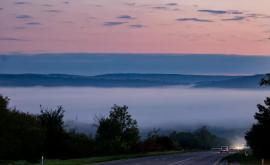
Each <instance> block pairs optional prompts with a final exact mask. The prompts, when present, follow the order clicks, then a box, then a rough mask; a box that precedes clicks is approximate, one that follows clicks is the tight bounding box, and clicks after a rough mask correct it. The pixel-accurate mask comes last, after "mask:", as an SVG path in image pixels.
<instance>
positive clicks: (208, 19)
mask: <svg viewBox="0 0 270 165" xmlns="http://www.w3.org/2000/svg"><path fill="white" fill-rule="evenodd" d="M0 22H1V23H0V53H1V54H5V53H33V54H35V53H65V52H67V53H72V52H73V53H74V52H87V53H179V54H181V53H192V54H196V53H204V54H240V55H266V56H270V1H269V0H260V1H255V0H74V1H72V0H1V1H0Z"/></svg>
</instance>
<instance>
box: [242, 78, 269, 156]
mask: <svg viewBox="0 0 270 165" xmlns="http://www.w3.org/2000/svg"><path fill="white" fill-rule="evenodd" d="M260 85H270V74H267V75H266V76H265V78H263V79H262V80H261V82H260ZM264 104H265V105H261V104H258V105H257V107H258V110H259V111H258V112H256V113H255V115H254V118H255V119H256V120H257V123H256V124H253V126H252V128H251V129H250V130H249V131H248V132H247V133H246V136H245V138H246V141H247V144H248V145H249V146H250V147H251V149H252V151H253V154H254V155H255V156H256V157H258V158H270V152H269V148H270V134H269V132H270V98H269V97H267V98H266V100H265V101H264Z"/></svg>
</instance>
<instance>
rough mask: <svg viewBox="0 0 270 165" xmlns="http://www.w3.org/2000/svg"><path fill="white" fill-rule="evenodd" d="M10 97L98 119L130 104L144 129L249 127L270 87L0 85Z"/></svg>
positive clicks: (23, 106) (30, 107)
mask: <svg viewBox="0 0 270 165" xmlns="http://www.w3.org/2000/svg"><path fill="white" fill-rule="evenodd" d="M0 93H1V94H2V95H4V96H8V97H9V98H10V99H11V107H16V108H17V109H18V110H21V111H24V112H30V113H39V111H40V105H42V106H44V107H50V108H54V107H56V106H57V105H63V106H64V108H65V111H66V113H65V119H66V120H78V121H80V122H85V123H93V119H94V117H95V115H97V116H106V115H108V113H109V111H110V107H111V106H112V105H113V104H118V105H128V106H129V112H130V113H131V114H132V116H133V117H134V118H135V119H136V120H137V121H138V123H139V126H140V127H141V128H166V129H167V128H168V129H170V128H171V129H173V128H174V127H175V126H181V125H183V126H188V125H190V126H192V125H193V126H194V125H202V124H204V125H209V126H215V127H224V128H235V127H248V126H249V125H250V124H251V123H252V122H253V121H254V120H253V115H254V113H255V112H256V111H257V108H256V104H258V103H262V102H263V100H264V99H265V97H266V96H267V95H269V91H262V90H228V89H226V90H225V89H192V88H185V87H168V88H167V87H164V88H91V87H89V88H75V87H74V88H72V87H61V88H59V87H57V88H47V87H31V88H0Z"/></svg>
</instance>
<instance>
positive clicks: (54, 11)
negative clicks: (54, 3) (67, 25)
mask: <svg viewBox="0 0 270 165" xmlns="http://www.w3.org/2000/svg"><path fill="white" fill-rule="evenodd" d="M45 11H46V12H49V13H60V12H62V11H61V10H56V9H54V10H45Z"/></svg>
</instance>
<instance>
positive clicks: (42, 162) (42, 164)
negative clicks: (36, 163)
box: [41, 156, 44, 165]
mask: <svg viewBox="0 0 270 165" xmlns="http://www.w3.org/2000/svg"><path fill="white" fill-rule="evenodd" d="M41 165H44V157H43V156H41Z"/></svg>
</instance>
